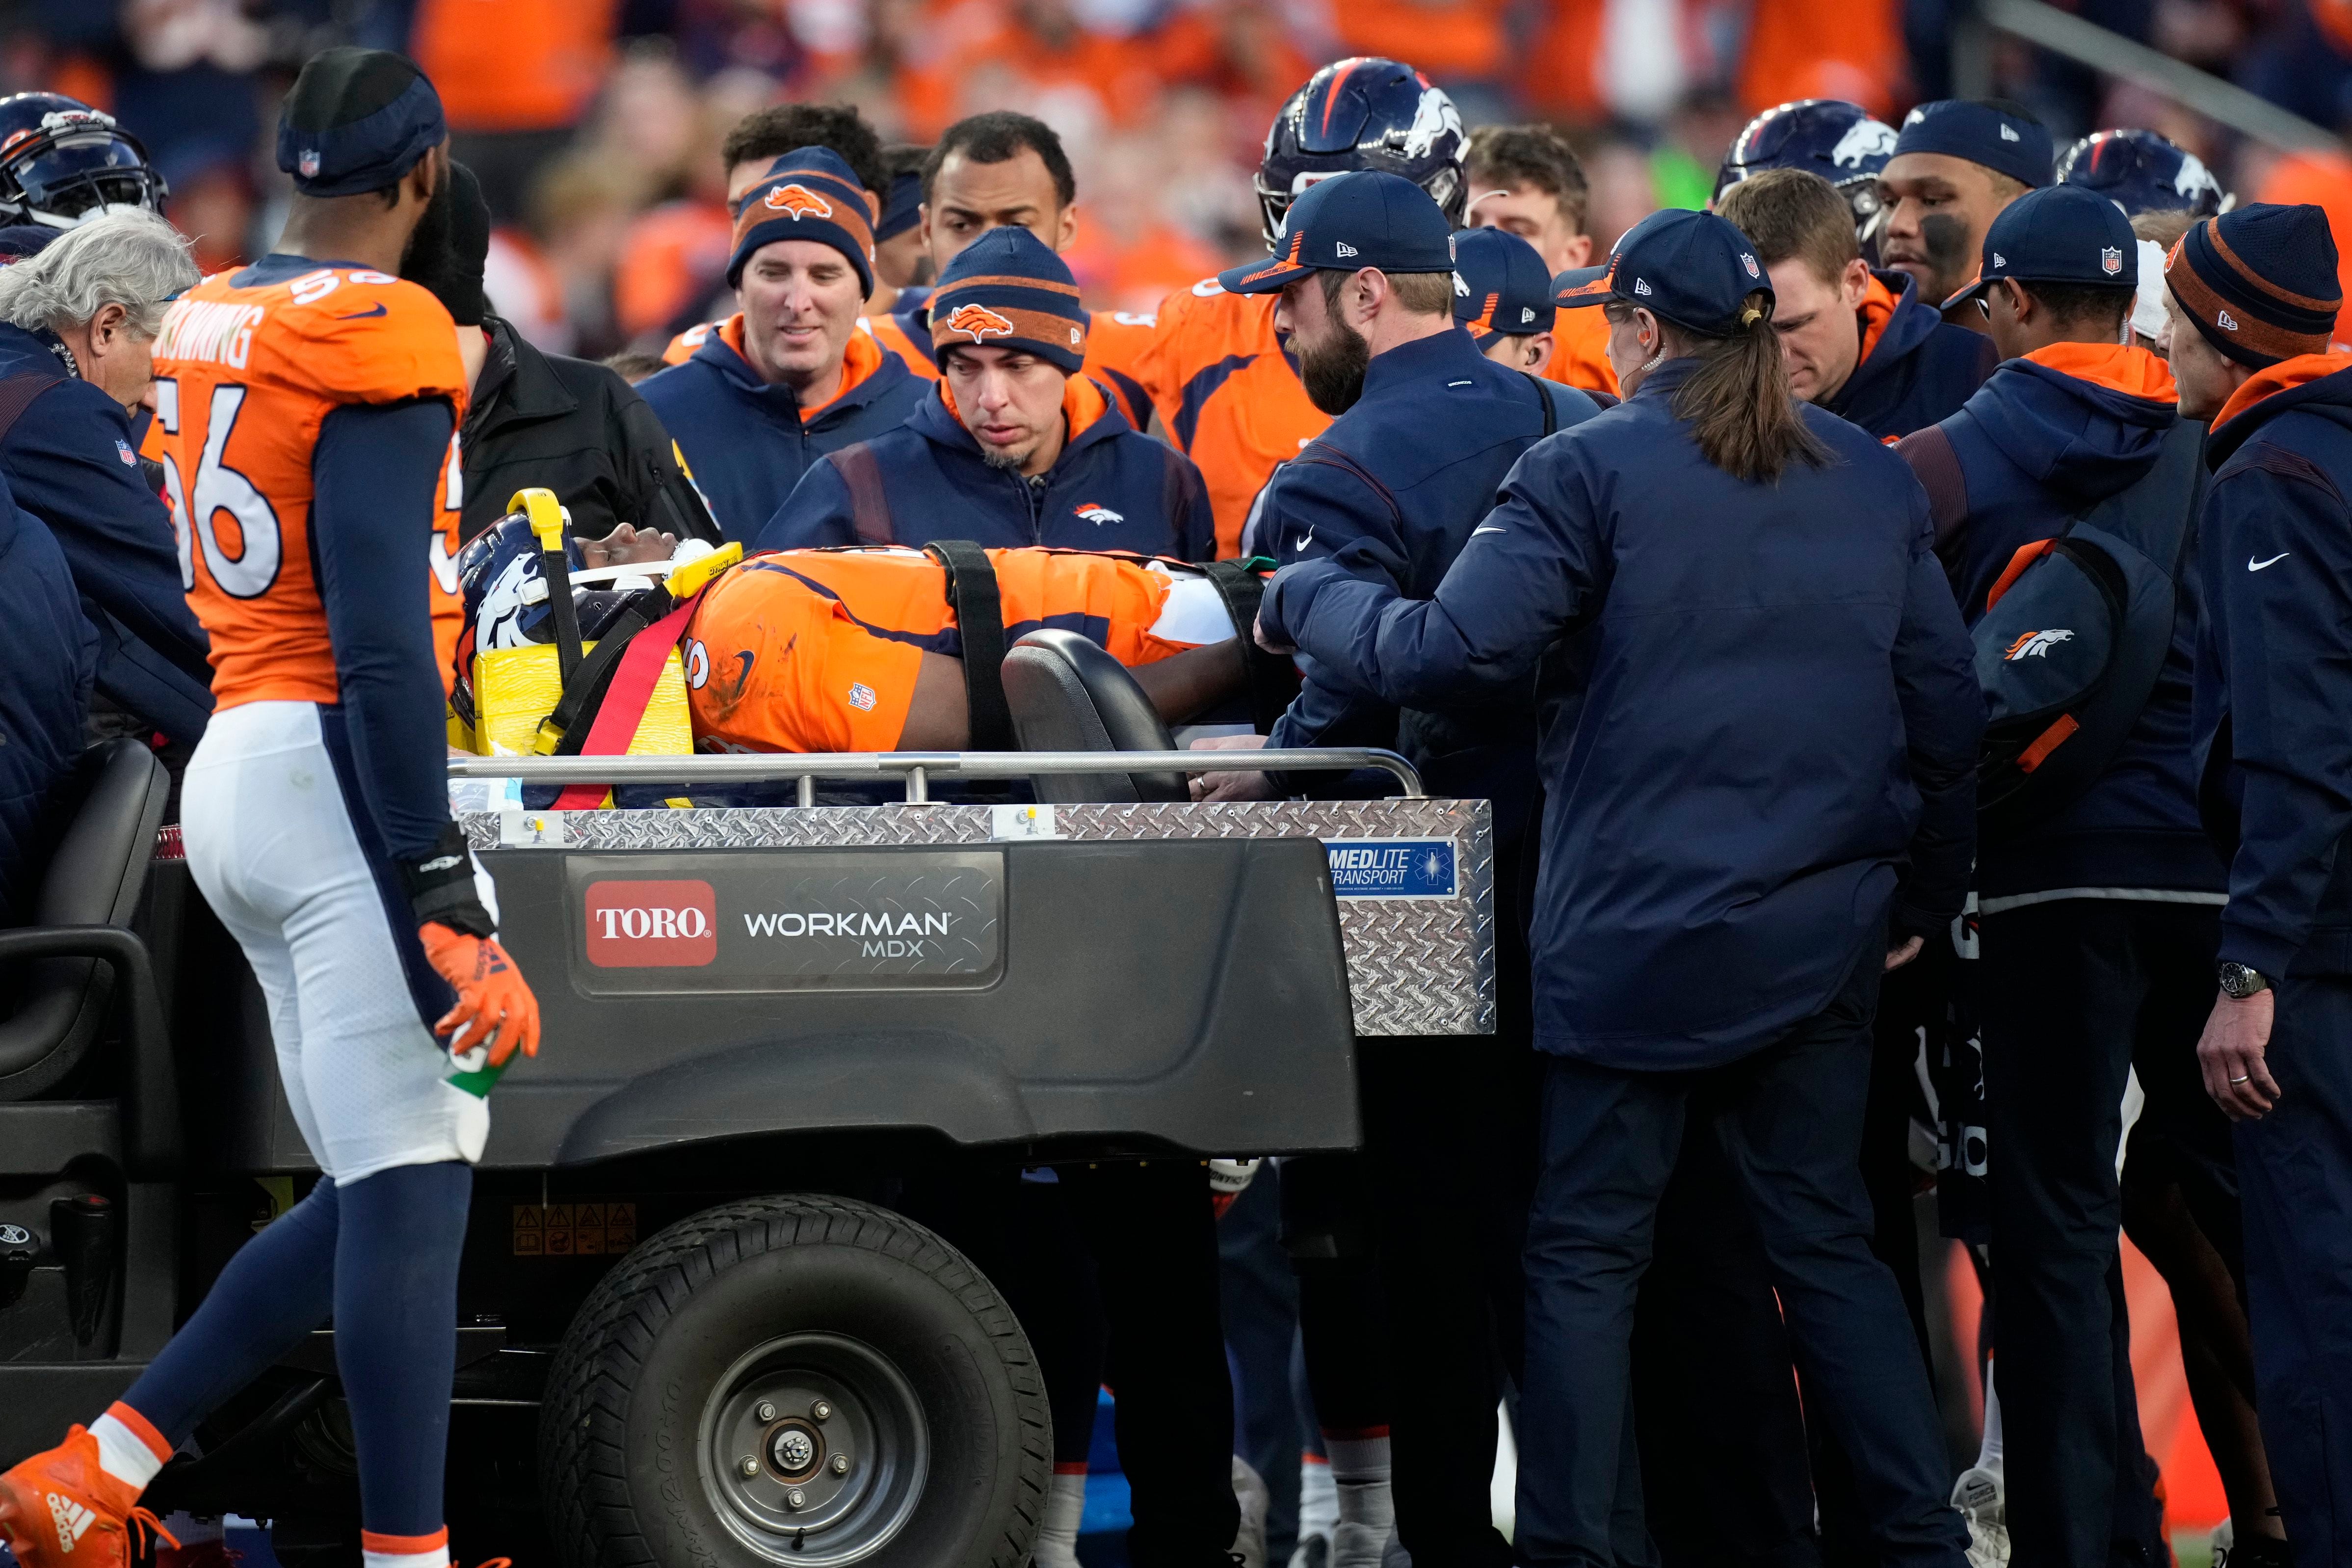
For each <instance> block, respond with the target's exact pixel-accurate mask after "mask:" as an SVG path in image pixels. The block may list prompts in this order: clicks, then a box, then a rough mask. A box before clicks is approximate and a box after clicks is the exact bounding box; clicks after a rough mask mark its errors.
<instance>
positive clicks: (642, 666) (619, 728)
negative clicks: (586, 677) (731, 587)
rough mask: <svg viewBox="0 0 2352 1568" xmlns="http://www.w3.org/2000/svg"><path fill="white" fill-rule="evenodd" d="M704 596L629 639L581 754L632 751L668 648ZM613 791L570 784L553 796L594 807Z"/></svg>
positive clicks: (564, 807) (574, 807) (561, 804)
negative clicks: (638, 727)
mask: <svg viewBox="0 0 2352 1568" xmlns="http://www.w3.org/2000/svg"><path fill="white" fill-rule="evenodd" d="M701 597H702V595H699V594H697V595H695V596H694V597H693V598H691V599H688V601H687V602H686V603H685V604H683V605H679V606H678V607H677V608H676V609H674V610H672V611H671V612H670V613H669V614H668V615H667V616H663V617H662V618H661V619H660V620H657V621H656V622H655V623H654V624H653V625H652V626H647V627H646V629H645V630H644V631H641V632H639V633H638V634H637V635H636V636H635V637H633V638H631V639H630V641H629V646H628V647H627V649H626V650H625V652H623V653H622V655H621V662H620V663H619V664H618V665H616V666H614V669H613V683H612V684H611V685H610V686H607V687H606V688H605V689H604V704H603V705H602V706H601V707H599V708H598V709H597V710H596V721H595V722H594V723H593V724H591V725H590V726H589V727H588V739H587V740H586V741H584V742H582V743H581V746H580V754H581V755H582V756H583V757H617V756H620V755H622V754H623V753H624V752H626V751H628V749H629V742H632V741H634V740H635V739H636V738H637V725H638V723H639V722H640V721H643V720H644V718H645V716H646V708H647V707H648V706H649V705H651V703H652V702H653V700H654V687H655V686H656V684H657V683H658V682H659V681H660V679H661V673H662V667H663V666H664V665H665V664H667V663H668V661H669V652H670V649H672V648H674V647H677V639H678V638H679V637H682V636H684V635H685V633H686V621H687V617H688V616H691V615H692V614H693V613H694V606H695V605H696V603H697V602H698V601H699V600H700V599H701ZM610 789H611V786H610V785H608V784H566V785H564V786H563V793H562V795H557V796H556V797H555V809H556V810H558V811H593V810H595V809H596V808H597V807H598V806H600V805H604V796H605V795H607V794H608V793H610Z"/></svg>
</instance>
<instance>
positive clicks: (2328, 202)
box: [2253, 153, 2352, 342]
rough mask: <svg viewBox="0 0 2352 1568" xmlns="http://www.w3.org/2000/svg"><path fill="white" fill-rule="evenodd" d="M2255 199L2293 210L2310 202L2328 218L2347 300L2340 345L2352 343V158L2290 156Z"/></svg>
mask: <svg viewBox="0 0 2352 1568" xmlns="http://www.w3.org/2000/svg"><path fill="white" fill-rule="evenodd" d="M2253 199H2254V200H2255V201H2258V202H2279V203H2282V204H2284V205H2289V206H2292V205H2295V204H2297V203H2302V202H2308V203H2310V204H2311V205H2314V206H2315V207H2317V208H2319V209H2320V210H2321V211H2322V212H2324V213H2326V215H2327V230H2328V232H2329V233H2330V234H2332V235H2334V236H2335V237H2336V279H2337V280H2338V281H2339V282H2340V283H2341V284H2342V285H2343V289H2344V299H2345V305H2344V308H2343V309H2342V310H2337V311H2336V342H2352V158H2347V157H2346V156H2345V155H2344V154H2343V153H2290V154H2288V155H2287V156H2286V157H2284V158H2281V159H2280V160H2279V161H2278V162H2277V163H2273V164H2272V165H2271V171H2270V173H2269V174H2265V175H2263V183H2262V187H2261V188H2260V189H2259V190H2257V191H2255V193H2254V196H2253Z"/></svg>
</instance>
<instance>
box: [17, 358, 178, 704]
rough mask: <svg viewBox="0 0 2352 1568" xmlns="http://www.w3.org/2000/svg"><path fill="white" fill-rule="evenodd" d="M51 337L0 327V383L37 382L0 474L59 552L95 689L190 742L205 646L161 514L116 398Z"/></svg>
mask: <svg viewBox="0 0 2352 1568" xmlns="http://www.w3.org/2000/svg"><path fill="white" fill-rule="evenodd" d="M54 342H56V340H55V339H54V338H51V337H49V336H48V335H47V334H46V333H38V332H30V331H26V330H25V329H24V328H22V327H16V326H10V325H8V324H6V323H5V322H0V378H5V379H10V380H13V379H15V378H16V377H20V376H22V377H26V378H28V379H29V380H30V381H31V382H33V383H36V384H37V383H39V382H43V381H46V382H47V385H45V386H42V387H41V389H40V390H39V391H38V392H36V393H35V394H34V395H33V397H32V399H31V401H30V402H28V403H26V405H24V411H23V412H22V413H21V414H19V415H17V416H16V423H15V424H13V425H11V426H8V431H7V434H6V436H5V437H0V473H5V475H6V476H7V479H8V489H9V490H10V491H11V493H13V494H14V495H15V497H16V504H17V505H18V506H20V507H22V508H23V509H24V510H26V511H28V512H30V513H32V514H33V516H35V517H37V518H38V519H39V520H40V521H42V522H44V523H46V524H47V525H48V530H49V532H50V534H51V535H52V536H54V537H55V538H56V540H57V542H58V549H59V550H61V551H63V552H65V558H66V563H67V565H68V567H69V568H71V570H72V572H73V580H74V587H75V591H76V592H77V594H78V595H79V597H80V601H81V610H82V614H83V616H85V617H87V618H88V620H89V624H90V626H91V629H92V630H93V631H94V632H95V633H96V634H97V637H98V675H97V687H98V689H99V690H100V691H101V692H103V693H104V694H105V695H106V697H107V698H108V700H110V701H112V702H113V703H114V704H115V705H116V706H117V707H119V708H121V709H122V710H124V711H126V712H129V713H135V714H137V715H138V716H139V717H140V718H141V719H142V720H143V721H145V722H147V723H149V724H152V725H153V726H154V727H155V728H156V729H158V730H160V731H163V733H165V734H167V735H169V736H170V737H172V739H173V740H174V741H178V742H183V743H184V744H187V745H194V743H195V742H198V741H200V740H202V739H204V734H205V724H206V722H207V721H210V719H211V718H212V710H213V693H212V666H211V662H210V660H209V658H207V653H208V650H209V648H210V647H211V645H210V643H209V642H208V641H207V640H206V638H205V630H204V627H203V626H199V625H197V623H196V616H195V612H194V610H191V609H190V608H189V607H188V600H187V595H186V590H185V586H184V582H183V579H182V577H181V568H180V561H179V552H178V546H177V544H176V543H175V542H174V541H173V531H172V516H171V513H170V512H168V511H166V510H164V509H163V501H162V500H158V499H157V497H156V494H155V490H154V488H153V486H152V484H151V483H150V482H149V481H148V479H147V476H146V474H145V473H144V472H143V471H142V469H141V468H140V465H139V454H138V451H137V441H136V438H135V437H133V436H132V435H131V421H130V419H129V418H128V417H126V416H125V415H124V414H123V411H122V405H121V404H119V403H117V402H115V401H114V399H112V398H111V397H109V396H108V395H106V394H105V393H103V392H100V390H99V389H98V388H97V387H95V386H92V385H91V384H89V383H88V382H86V381H83V380H80V379H79V378H78V377H77V376H75V375H73V374H69V373H68V370H67V368H66V365H65V362H64V361H63V360H62V359H60V358H59V356H58V354H57V353H56V352H55V351H54V350H53V349H52V348H51V346H50V345H51V344H52V343H54Z"/></svg>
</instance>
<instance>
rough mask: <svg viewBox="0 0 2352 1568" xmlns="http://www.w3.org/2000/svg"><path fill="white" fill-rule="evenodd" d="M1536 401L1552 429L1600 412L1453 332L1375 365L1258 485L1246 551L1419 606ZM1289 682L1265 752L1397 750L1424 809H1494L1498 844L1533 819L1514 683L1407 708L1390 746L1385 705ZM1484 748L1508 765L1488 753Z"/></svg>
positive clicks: (1494, 493)
mask: <svg viewBox="0 0 2352 1568" xmlns="http://www.w3.org/2000/svg"><path fill="white" fill-rule="evenodd" d="M1559 394H1565V396H1559ZM1540 397H1550V398H1551V399H1552V401H1553V404H1554V406H1555V410H1556V413H1555V418H1554V421H1553V423H1554V425H1555V426H1556V427H1566V426H1574V425H1579V424H1581V423H1582V422H1583V421H1585V420H1587V419H1590V418H1591V417H1592V416H1594V415H1595V414H1597V413H1598V412H1599V410H1598V409H1597V408H1596V407H1595V406H1594V405H1593V402H1592V400H1591V398H1589V397H1587V396H1585V395H1584V394H1582V393H1580V392H1579V391H1577V390H1576V389H1575V388H1573V387H1566V386H1559V385H1558V384H1555V383H1550V382H1546V381H1543V380H1541V379H1539V378H1538V377H1534V376H1530V375H1528V374H1526V373H1524V372H1522V371H1516V370H1511V369H1507V368H1506V367H1505V366H1502V365H1499V364H1496V363H1494V362H1493V361H1491V360H1489V359H1487V358H1486V356H1485V355H1483V354H1481V353H1479V352H1478V346H1477V344H1476V343H1475V342H1472V341H1471V338H1470V334H1469V333H1467V332H1462V331H1450V332H1440V333H1437V334H1436V335H1434V336H1433V337H1427V338H1422V339H1419V340H1416V341H1415V342H1409V343H1403V344H1401V345H1399V346H1398V347H1396V348H1393V349H1391V350H1389V351H1388V352H1387V353H1383V354H1381V355H1380V356H1378V357H1377V358H1375V359H1374V360H1373V361H1372V362H1371V363H1370V366H1369V367H1367V369H1366V370H1365V372H1364V391H1363V395H1362V396H1361V397H1360V398H1358V399H1357V401H1356V405H1355V406H1354V407H1352V408H1350V409H1349V410H1348V411H1347V412H1346V413H1345V414H1342V415H1340V416H1339V418H1337V419H1335V420H1333V421H1332V422H1331V427H1330V428H1329V429H1328V430H1326V431H1324V432H1323V434H1322V435H1321V436H1320V437H1317V438H1316V439H1315V440H1314V441H1312V442H1310V443H1309V444H1308V445H1307V448H1306V449H1305V450H1304V451H1302V452H1300V453H1299V454H1298V456H1297V458H1294V459H1293V460H1292V461H1290V462H1288V463H1286V464H1284V465H1283V466H1282V468H1280V469H1279V470H1277V471H1276V474H1275V476H1274V479H1272V480H1271V481H1270V482H1269V483H1268V484H1267V486H1266V489H1265V495H1264V496H1263V497H1262V498H1261V499H1260V500H1259V503H1258V508H1257V523H1256V526H1257V533H1256V535H1255V537H1256V538H1257V539H1258V540H1259V541H1261V546H1260V547H1261V548H1263V549H1265V550H1266V551H1268V552H1271V553H1272V554H1273V555H1274V558H1275V559H1276V561H1279V562H1281V563H1283V564H1285V565H1288V564H1290V563H1293V562H1297V561H1306V560H1312V559H1315V558H1317V557H1320V556H1339V557H1341V558H1343V559H1345V560H1346V561H1347V562H1348V563H1349V569H1350V570H1351V571H1355V572H1359V573H1369V574H1375V575H1376V576H1377V578H1378V580H1380V581H1381V582H1383V583H1384V584H1387V585H1388V586H1389V587H1390V588H1391V589H1392V590H1393V591H1394V592H1396V593H1398V594H1402V595H1404V596H1405V597H1407V598H1415V599H1425V598H1428V597H1429V596H1430V595H1433V594H1434V593H1435V592H1436V591H1437V584H1439V583H1440V582H1441V581H1442V580H1444V576H1445V572H1446V568H1448V567H1449V566H1451V565H1453V564H1454V557H1455V556H1457V555H1459V554H1461V553H1462V546H1463V544H1464V543H1465V542H1466V541H1467V540H1468V539H1469V537H1470V531H1471V530H1472V529H1473V528H1475V527H1476V526H1477V525H1478V523H1479V521H1481V520H1482V519H1484V518H1485V517H1486V513H1487V512H1488V511H1490V510H1493V509H1494V505H1495V502H1496V500H1497V499H1498V498H1499V496H1500V495H1501V492H1502V487H1503V479H1504V477H1505V476H1506V475H1507V474H1508V473H1509V472H1510V471H1511V465H1512V464H1514V463H1516V462H1517V461H1518V460H1519V456H1520V454H1522V453H1523V452H1525V451H1527V449H1528V447H1531V446H1533V445H1534V444H1535V443H1536V442H1538V441H1539V440H1541V439H1542V438H1543V435H1544V423H1545V421H1544V407H1543V404H1542V403H1541V402H1539V401H1538V398H1540ZM1300 671H1301V673H1302V674H1303V675H1304V677H1305V678H1306V679H1305V684H1304V685H1303V686H1302V687H1301V689H1300V690H1299V693H1298V697H1297V700H1296V701H1294V702H1293V703H1292V704H1291V705H1290V708H1289V710H1287V711H1286V712H1285V713H1284V714H1283V716H1282V718H1281V720H1280V721H1277V722H1276V725H1275V727H1274V733H1273V735H1272V736H1271V737H1270V738H1269V739H1268V741H1267V742H1266V743H1267V744H1268V745H1271V746H1359V745H1367V746H1394V745H1399V744H1402V746H1403V749H1404V750H1405V752H1406V754H1407V755H1409V756H1411V757H1412V760H1413V761H1414V762H1415V763H1417V764H1420V765H1421V766H1422V767H1423V772H1424V773H1425V774H1426V775H1428V776H1427V777H1425V779H1424V782H1425V783H1427V784H1429V785H1430V787H1431V788H1432V789H1433V790H1434V791H1435V792H1436V793H1439V794H1442V795H1465V796H1468V797H1472V798H1485V799H1489V800H1492V801H1494V802H1495V805H1496V833H1497V835H1499V836H1505V837H1507V836H1508V835H1509V834H1510V833H1511V832H1512V831H1514V830H1515V828H1516V826H1517V822H1516V821H1515V820H1514V817H1515V813H1516V812H1517V811H1523V810H1525V809H1526V808H1528V807H1529V806H1531V805H1532V788H1531V786H1532V784H1533V771H1534V770H1533V763H1534V753H1535V722H1534V711H1533V707H1532V704H1531V701H1530V699H1529V696H1528V692H1527V690H1526V689H1525V686H1524V683H1523V684H1522V687H1521V689H1518V690H1517V691H1516V692H1510V693H1491V694H1489V700H1488V701H1487V702H1486V703H1482V704H1472V705H1468V706H1466V707H1465V705H1464V704H1461V703H1458V702H1457V703H1448V704H1446V705H1445V710H1444V712H1443V714H1442V715H1441V714H1434V713H1432V712H1430V711H1428V710H1425V709H1423V706H1422V705H1420V704H1405V705H1404V706H1406V707H1408V708H1412V709H1414V710H1415V711H1414V712H1412V713H1411V714H1409V715H1406V716H1405V717H1404V720H1403V728H1402V733H1401V732H1400V715H1399V712H1398V708H1397V705H1394V704H1391V703H1390V702H1388V701H1386V700H1383V699H1382V698H1381V697H1379V696H1377V695H1375V694H1373V693H1372V692H1370V691H1366V690H1363V689H1360V687H1358V686H1357V685H1355V684H1354V683H1351V682H1350V681H1349V679H1347V678H1346V677H1345V676H1344V675H1340V674H1338V673H1336V672H1331V671H1326V670H1322V669H1320V668H1318V667H1317V665H1316V662H1315V660H1314V659H1313V658H1311V657H1310V658H1306V659H1302V660H1301V661H1300ZM1498 745H1500V746H1507V747H1508V748H1509V754H1490V753H1488V748H1492V747H1495V746H1498ZM1453 763H1459V764H1460V765H1458V766H1457V765H1452V764H1453ZM1297 782H1298V784H1300V785H1301V786H1303V787H1309V788H1312V787H1314V786H1315V783H1316V781H1314V780H1312V779H1308V778H1301V779H1300V780H1299V781H1297Z"/></svg>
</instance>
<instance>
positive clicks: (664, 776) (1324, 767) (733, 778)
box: [449, 746, 1427, 805]
mask: <svg viewBox="0 0 2352 1568" xmlns="http://www.w3.org/2000/svg"><path fill="white" fill-rule="evenodd" d="M1360 768H1376V769H1378V770H1380V771H1381V772H1382V773H1387V774H1388V775H1389V776H1390V777H1391V778H1393V779H1395V780H1396V781H1397V784H1399V785H1400V786H1401V787H1402V789H1403V791H1404V795H1405V798H1406V799H1408V800H1422V799H1425V798H1427V792H1426V791H1424V790H1423V788H1422V784H1421V774H1420V773H1418V772H1417V771H1415V769H1414V767H1413V765H1412V763H1409V762H1406V761H1405V760H1404V759H1403V758H1402V757H1401V756H1399V755H1397V754H1396V753H1395V752H1386V751H1381V750H1380V749H1378V748H1376V747H1370V746H1360V747H1349V746H1333V747H1328V748H1323V747H1318V748H1313V749H1306V748H1292V749H1287V750H1282V751H1257V752H797V753H795V752H766V753H762V754H761V755H759V756H729V757H706V756H692V757H682V756H658V757H452V758H450V759H449V776H450V777H451V778H460V779H513V780H515V781H517V782H518V783H520V784H760V783H766V782H772V781H774V780H779V779H793V780H797V781H798V783H799V785H800V804H801V805H815V804H816V785H817V781H818V780H820V779H826V780H834V781H843V780H864V779H880V778H898V779H903V780H904V781H905V783H906V786H907V799H908V803H909V804H913V805H926V804H929V801H930V781H931V780H933V779H1025V778H1031V777H1034V776H1035V775H1037V774H1040V773H1241V772H1251V771H1261V770H1263V771H1271V772H1276V773H1354V772H1355V771H1357V770H1358V769H1360Z"/></svg>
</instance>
